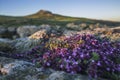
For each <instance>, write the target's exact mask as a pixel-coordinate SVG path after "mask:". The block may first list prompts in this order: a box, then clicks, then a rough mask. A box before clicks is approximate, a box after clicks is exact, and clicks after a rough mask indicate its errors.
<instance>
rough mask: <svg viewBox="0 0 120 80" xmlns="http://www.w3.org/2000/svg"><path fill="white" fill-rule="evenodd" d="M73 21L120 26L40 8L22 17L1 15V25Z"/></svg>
mask: <svg viewBox="0 0 120 80" xmlns="http://www.w3.org/2000/svg"><path fill="white" fill-rule="evenodd" d="M71 22H74V23H77V24H79V23H87V24H96V23H101V24H106V25H110V26H120V22H113V21H104V20H95V19H88V18H79V17H70V16H63V15H59V14H55V13H52V12H50V11H46V10H40V11H38V12H37V13H34V14H30V15H26V16H20V17H14V16H4V15H0V25H3V26H19V25H41V24H50V25H62V26H64V25H66V24H67V23H71Z"/></svg>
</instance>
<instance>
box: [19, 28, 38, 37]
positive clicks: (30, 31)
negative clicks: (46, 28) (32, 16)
mask: <svg viewBox="0 0 120 80" xmlns="http://www.w3.org/2000/svg"><path fill="white" fill-rule="evenodd" d="M38 30H40V28H38V27H36V26H22V27H19V28H17V33H18V34H19V36H20V37H21V38H23V37H27V36H30V35H31V34H33V33H35V32H36V31H38Z"/></svg>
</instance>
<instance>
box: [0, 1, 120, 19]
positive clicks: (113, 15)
mask: <svg viewBox="0 0 120 80" xmlns="http://www.w3.org/2000/svg"><path fill="white" fill-rule="evenodd" d="M41 9H43V10H48V11H51V12H53V13H56V14H61V15H66V16H72V17H84V18H91V19H101V20H112V21H120V1H119V0H79V1H78V0H53V2H52V0H44V1H42V0H19V1H18V0H12V1H11V0H0V15H9V16H24V15H29V14H33V13H36V12H37V11H39V10H41Z"/></svg>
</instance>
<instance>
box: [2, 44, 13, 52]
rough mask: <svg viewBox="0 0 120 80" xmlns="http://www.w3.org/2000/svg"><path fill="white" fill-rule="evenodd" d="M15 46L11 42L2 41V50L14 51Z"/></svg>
mask: <svg viewBox="0 0 120 80" xmlns="http://www.w3.org/2000/svg"><path fill="white" fill-rule="evenodd" d="M13 50H14V48H13V47H12V46H11V45H10V44H9V43H4V42H0V51H2V52H12V51H13Z"/></svg>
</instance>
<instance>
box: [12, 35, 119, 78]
mask: <svg viewBox="0 0 120 80" xmlns="http://www.w3.org/2000/svg"><path fill="white" fill-rule="evenodd" d="M12 57H14V58H23V59H28V60H30V61H32V62H33V63H36V65H38V66H43V67H44V68H52V69H55V70H60V71H61V70H62V71H65V72H68V73H71V74H75V73H78V74H85V75H89V77H92V78H97V79H98V78H106V79H111V80H119V79H120V75H119V74H120V42H119V41H116V42H112V41H110V40H109V39H108V38H106V37H104V38H100V37H99V36H95V35H90V34H81V35H78V34H76V35H73V36H71V37H65V36H64V37H62V38H55V39H54V38H50V39H49V41H47V42H43V43H41V44H39V46H36V47H34V48H33V49H31V50H30V51H27V52H24V53H16V54H12Z"/></svg>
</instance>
